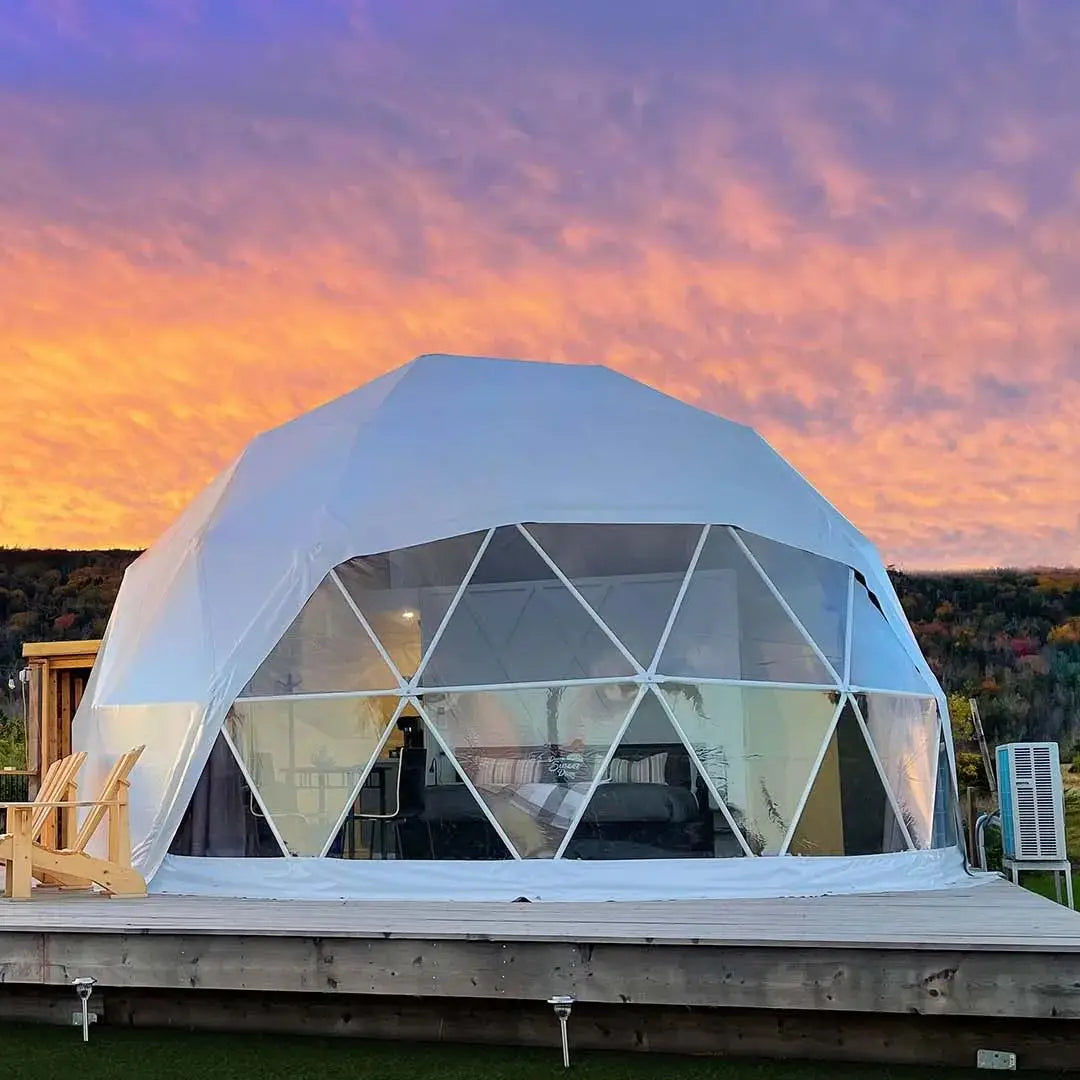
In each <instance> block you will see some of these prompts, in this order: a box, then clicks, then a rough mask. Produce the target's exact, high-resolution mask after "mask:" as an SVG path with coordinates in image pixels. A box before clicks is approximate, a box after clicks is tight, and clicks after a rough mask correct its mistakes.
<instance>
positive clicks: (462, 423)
mask: <svg viewBox="0 0 1080 1080" xmlns="http://www.w3.org/2000/svg"><path fill="white" fill-rule="evenodd" d="M518 521H526V522H528V521H537V522H562V523H568V524H573V523H595V524H603V523H620V522H633V523H638V524H662V523H670V524H681V523H685V524H701V523H722V524H730V525H734V526H736V527H738V528H741V529H744V530H746V531H747V532H750V533H755V534H758V535H760V536H764V537H766V538H769V539H772V540H776V541H779V542H781V543H784V544H788V545H792V546H794V547H797V548H803V549H806V550H808V551H811V552H814V553H816V554H818V555H822V556H824V557H826V558H829V559H834V560H836V561H838V562H840V563H843V564H845V565H847V566H851V567H853V568H854V569H855V570H857V571H858V572H860V573H861V574H862V575H863V576H864V577H865V579H866V582H867V584H868V586H869V588H870V589H871V590H872V591H873V592H874V593H875V595H876V596H877V598H878V599H879V601H880V603H881V605H882V608H883V610H884V612H885V615H886V617H887V618H888V620H889V622H890V624H891V626H892V628H893V629H894V631H895V632H896V635H897V638H898V639H899V641H900V642H901V643H902V646H903V648H904V649H905V650H906V652H907V654H908V655H909V657H910V659H911V661H912V662H913V663H914V664H915V666H916V667H917V668H918V670H919V671H920V672H921V674H922V676H923V678H924V679H925V680H926V682H927V685H928V686H929V687H931V688H932V691H933V693H934V696H935V697H936V698H937V700H938V702H939V707H940V708H941V709H942V711H943V712H944V709H945V701H944V696H943V694H942V693H941V690H940V687H939V686H938V684H937V682H936V680H935V678H934V676H933V674H932V673H931V671H930V670H929V668H928V667H927V665H926V662H925V660H924V659H923V657H922V655H921V653H920V651H919V648H918V646H917V644H916V642H915V639H914V636H913V635H912V633H911V630H910V627H909V626H908V623H907V620H906V618H905V617H904V613H903V610H902V608H901V606H900V603H899V600H898V599H897V597H896V595H895V593H894V591H893V588H892V585H891V583H890V581H889V578H888V575H887V574H886V572H885V569H884V567H883V565H882V562H881V559H880V557H879V556H878V553H877V551H876V550H875V549H874V547H873V545H872V544H870V542H869V541H868V540H867V539H866V538H865V537H863V536H862V535H861V534H860V533H859V532H858V531H857V530H856V529H855V528H854V526H853V525H851V523H850V522H848V521H847V520H846V519H845V518H844V517H843V516H842V515H841V514H840V513H839V512H838V511H837V510H836V509H835V508H833V507H832V506H831V505H830V504H829V503H828V502H827V501H826V500H825V499H824V498H823V497H822V496H821V495H820V494H818V493H817V491H815V490H814V488H813V487H811V486H810V484H808V483H807V482H806V481H805V480H804V479H803V478H802V476H800V475H799V474H798V473H797V472H796V471H795V470H794V469H793V468H792V467H791V466H790V465H788V464H787V463H786V462H785V461H784V460H783V459H782V458H781V457H780V456H779V455H777V454H776V453H775V452H774V451H773V450H772V449H771V447H769V446H768V444H767V443H765V441H764V440H763V439H761V438H760V436H758V435H757V434H756V433H755V432H754V431H752V430H751V429H749V428H747V427H744V426H741V425H739V424H735V423H732V422H730V421H726V420H723V419H721V418H719V417H717V416H714V415H712V414H710V413H707V412H704V411H701V410H698V409H695V408H692V407H691V406H689V405H686V404H684V403H682V402H680V401H677V400H675V399H673V398H670V397H667V396H665V395H663V394H661V393H658V392H656V391H653V390H651V389H649V388H647V387H645V386H643V385H642V384H640V383H637V382H635V381H634V380H632V379H629V378H626V377H624V376H622V375H619V374H617V373H615V372H613V371H611V370H609V369H607V368H604V367H600V366H570V365H552V364H539V363H526V362H521V361H508V360H494V359H481V358H471V357H453V356H424V357H420V358H418V359H416V360H414V361H412V362H411V363H409V364H407V365H405V366H403V367H401V368H398V369H396V370H394V371H391V372H390V373H388V374H386V375H384V376H382V377H380V378H378V379H375V380H374V381H372V382H370V383H368V384H366V385H365V386H362V387H360V388H359V389H358V390H356V391H354V392H352V393H350V394H347V395H345V396H344V397H341V398H339V399H337V400H335V401H332V402H330V403H329V404H327V405H325V406H323V407H321V408H318V409H316V410H314V411H312V412H310V413H307V414H305V415H303V416H301V417H299V418H298V419H296V420H294V421H292V422H291V423H288V424H285V425H283V426H282V427H279V428H277V429H274V430H272V431H270V432H268V433H266V434H264V435H262V436H260V437H258V438H256V439H255V440H254V441H253V442H252V443H251V444H250V445H249V446H248V448H247V449H246V450H245V451H244V453H243V454H242V455H241V456H240V457H239V458H238V459H237V460H236V461H235V462H234V463H232V464H231V465H230V466H229V467H228V468H227V469H226V470H225V471H224V472H223V473H222V474H221V475H220V476H219V477H218V478H217V479H216V480H214V481H213V482H212V483H211V484H210V485H209V486H208V487H207V488H206V489H205V490H204V491H203V492H202V493H201V494H199V495H198V496H197V497H196V498H195V499H194V501H193V502H192V503H191V504H190V506H189V507H188V508H187V509H186V510H185V511H184V512H183V513H182V514H181V516H180V517H179V518H178V519H177V521H176V522H175V523H174V524H173V526H172V527H171V528H170V529H168V530H167V532H166V533H165V534H163V535H162V537H161V538H160V539H159V540H158V541H157V542H156V543H155V544H154V545H153V547H152V548H151V549H150V550H148V551H147V552H146V553H145V554H144V555H143V556H142V557H141V558H139V559H138V560H137V561H136V562H135V563H134V564H133V565H132V566H131V568H130V569H129V570H128V572H127V574H126V575H125V578H124V582H123V585H122V587H121V589H120V594H119V597H118V599H117V603H116V607H115V609H114V611H113V615H112V618H111V619H110V622H109V626H108V628H107V631H106V634H105V640H104V643H103V646H102V650H101V654H100V656H99V659H98V662H97V665H96V667H95V669H94V672H93V675H92V677H91V679H90V682H89V684H88V687H87V691H86V694H85V696H84V698H83V701H82V704H81V706H80V708H79V711H78V713H77V716H76V718H75V722H74V728H73V743H74V745H75V747H76V748H78V749H82V750H86V751H87V752H88V755H89V757H88V762H87V766H86V772H85V774H84V782H85V784H86V786H87V788H88V789H93V788H94V787H95V786H96V785H98V784H99V783H100V782H101V780H102V779H103V776H104V774H105V772H106V771H107V770H108V768H109V767H110V765H111V763H112V761H113V760H115V757H116V755H117V754H119V753H121V752H123V751H124V750H127V749H128V748H130V747H131V746H132V745H136V744H139V743H144V744H145V745H146V750H145V752H144V754H143V756H142V758H141V760H140V761H139V764H138V766H137V767H136V769H135V770H134V774H133V777H132V789H131V829H132V840H133V850H134V861H135V864H136V866H137V867H138V868H139V869H140V870H141V871H142V872H143V873H144V874H146V875H147V877H148V878H153V877H154V875H155V874H156V873H157V872H158V870H159V867H161V866H162V860H163V859H164V858H165V855H166V851H167V849H168V847H169V844H170V842H171V839H172V837H173V835H174V833H175V831H176V828H177V826H178V824H179V822H180V819H181V817H182V815H183V812H184V809H185V807H186V806H187V804H188V801H189V800H190V797H191V794H192V791H193V789H194V787H195V784H196V782H197V781H198V779H199V776H200V773H201V770H202V768H203V765H204V764H205V762H206V759H207V757H208V755H209V753H210V750H211V747H212V746H213V744H214V741H215V739H216V737H217V734H218V732H219V730H220V729H221V726H222V721H223V718H224V716H225V713H226V711H227V710H228V708H229V706H230V705H231V703H232V702H233V700H234V699H235V698H236V696H237V694H238V693H239V692H240V690H241V689H242V687H243V686H244V685H245V683H246V682H247V680H248V679H249V678H250V677H251V676H252V674H253V673H254V672H255V671H256V669H257V668H258V666H259V664H260V663H261V661H262V660H263V659H264V658H265V657H266V656H267V654H268V653H269V652H270V650H271V649H272V648H273V646H274V645H275V643H276V642H277V641H278V640H279V638H280V637H281V635H282V634H283V633H284V631H285V630H286V629H287V628H288V626H289V624H290V623H291V622H292V620H293V619H294V617H295V616H296V615H297V613H298V612H299V611H300V610H301V608H302V607H303V605H304V603H305V602H306V600H307V599H308V598H309V596H310V595H311V594H312V593H313V592H314V590H315V589H316V587H317V586H318V584H319V582H320V581H321V580H322V579H323V578H324V577H325V576H326V574H327V573H328V572H329V571H330V570H331V568H333V567H334V566H335V565H337V564H339V563H341V562H344V561H345V560H347V559H350V558H353V557H356V556H359V555H365V554H371V553H375V552H381V551H388V550H393V549H396V548H403V547H408V546H411V545H417V544H422V543H427V542H430V541H433V540H438V539H442V538H445V537H450V536H454V535H457V534H461V533H467V532H471V531H474V530H478V529H486V528H489V527H492V526H498V525H505V524H511V523H514V522H518ZM947 730H948V728H947V725H946V731H947ZM950 749H951V748H950ZM921 854H923V855H924V858H926V857H929V853H921ZM184 861H185V860H177V859H174V858H172V857H170V858H169V859H168V861H167V864H166V866H165V867H164V868H163V870H162V874H161V882H160V883H159V884H163V883H166V882H170V883H174V884H176V883H179V882H182V880H183V874H182V873H181V871H180V870H179V869H178V867H179V866H181V865H182V863H183V862H184ZM186 861H187V862H190V861H191V860H186ZM756 861H757V860H751V859H740V860H725V862H729V863H732V865H724V866H712V867H710V868H709V870H708V880H711V881H719V880H720V879H721V877H723V878H724V880H727V881H737V880H738V879H739V877H740V876H741V875H746V874H751V875H754V874H758V875H760V874H762V873H764V871H762V870H760V869H758V868H756V867H751V866H750V865H749V864H752V863H754V862H756ZM769 861H770V862H771V861H772V860H769ZM778 861H779V862H782V861H785V860H778ZM789 861H790V862H791V863H792V864H793V866H796V865H798V864H803V863H806V864H810V863H812V862H815V861H816V862H819V863H821V862H823V861H822V860H810V859H806V860H789ZM825 861H828V860H825ZM858 861H859V862H862V861H863V860H862V859H860V860H858ZM226 862H228V860H206V865H205V866H203V867H202V868H200V869H199V870H198V871H196V870H191V871H190V874H189V880H190V882H191V884H192V886H193V887H195V886H197V887H198V888H199V889H200V890H201V889H202V888H203V887H206V888H209V887H210V885H211V883H212V879H213V880H217V878H216V877H215V875H217V876H220V882H221V883H222V887H228V886H227V885H225V883H226V882H227V880H228V878H229V875H230V874H231V873H233V871H231V870H230V868H229V867H228V866H226V865H225V863H226ZM251 863H252V860H246V864H245V867H244V868H239V869H237V870H236V871H235V873H236V875H238V878H237V880H239V878H243V879H245V880H250V878H251V874H252V873H254V871H255V867H254V866H252V865H251ZM734 863H738V865H734ZM453 865H454V864H445V865H444V866H442V867H440V868H439V869H438V871H437V872H436V871H435V870H434V868H433V867H432V866H431V865H430V864H429V865H428V866H427V867H426V868H424V869H419V870H418V869H417V868H416V867H415V866H414V867H413V868H411V869H407V868H406V867H404V866H403V865H398V866H382V867H380V868H378V870H375V871H373V869H372V867H371V866H370V864H369V865H365V866H361V867H356V866H341V865H334V861H333V860H322V861H316V860H307V859H296V860H291V859H290V860H284V862H283V863H282V864H281V865H280V866H276V867H274V868H273V870H272V871H269V870H268V871H267V876H266V877H265V881H266V882H277V883H278V884H279V885H280V888H281V890H282V892H281V895H286V894H288V895H294V894H295V893H296V892H297V890H299V891H304V892H308V893H310V894H312V895H317V894H318V893H319V890H320V889H321V888H323V887H324V886H320V885H319V882H320V881H323V882H325V883H326V885H325V887H326V888H329V889H330V890H331V892H333V891H334V889H338V892H335V893H334V894H335V895H338V893H342V892H343V891H344V893H349V892H350V890H351V893H350V894H355V895H369V884H368V883H369V882H370V887H371V889H375V891H378V889H377V888H376V885H375V878H374V877H370V876H369V875H371V874H372V873H374V874H376V875H377V876H380V880H381V879H382V877H385V876H386V875H391V876H392V875H394V874H395V873H396V874H399V875H401V876H400V880H401V881H402V882H413V883H415V884H414V886H410V887H415V889H416V891H417V894H421V893H430V892H431V888H432V883H433V881H435V880H437V878H434V879H433V878H432V877H431V874H432V873H437V874H439V875H443V876H445V875H452V874H453ZM459 865H462V864H459ZM882 865H885V864H882ZM904 865H905V866H907V865H909V864H906V863H905V864H904ZM916 865H917V864H915V863H912V864H910V866H911V868H912V869H914V867H915V866H916ZM462 872H463V873H466V874H467V875H468V876H469V877H470V878H475V876H476V873H477V868H476V867H475V866H469V867H467V868H466V869H465V870H463V871H462ZM518 872H522V864H521V863H517V864H516V865H515V864H510V865H507V866H504V867H500V868H496V867H494V866H487V867H485V868H484V870H483V874H484V875H485V876H486V877H489V878H491V879H492V880H494V877H495V876H497V875H506V874H511V875H512V874H514V873H518ZM526 872H527V873H529V874H538V875H545V874H551V875H556V874H568V875H571V874H573V875H579V877H578V880H581V881H590V882H592V883H593V886H592V887H594V888H595V889H596V891H597V894H598V896H601V895H605V894H606V893H607V892H608V891H609V890H608V887H607V886H606V885H604V884H602V883H603V882H605V881H606V880H607V879H608V878H610V882H611V888H612V889H615V888H616V879H617V878H618V875H619V873H622V872H621V871H617V870H616V869H615V868H613V867H607V866H600V867H592V868H590V869H589V870H584V869H583V868H580V867H579V868H577V869H573V870H571V869H568V868H567V867H566V866H565V864H563V865H560V866H559V867H548V868H546V869H537V868H532V867H530V868H529V869H528V870H527V871H526ZM703 872H704V871H703ZM800 872H803V871H799V870H796V869H792V870H787V871H785V873H789V874H790V873H800ZM805 872H807V873H808V872H809V867H808V868H807V870H806V871H805ZM820 872H823V871H820ZM343 875H344V876H346V877H348V878H349V879H350V880H351V881H352V883H353V884H352V885H351V886H348V887H346V886H345V885H344V884H340V883H339V885H340V887H339V885H335V884H333V882H335V881H337V880H338V879H341V878H342V876H343ZM605 875H606V876H605ZM546 880H547V879H545V881H546ZM552 880H554V879H552ZM747 880H749V879H747ZM286 882H291V883H292V884H290V885H286ZM298 883H306V884H302V885H301V884H298ZM269 887H270V886H267V888H269ZM274 887H275V888H276V887H278V886H277V885H275V886H274ZM511 891H512V890H511ZM344 893H343V894H344Z"/></svg>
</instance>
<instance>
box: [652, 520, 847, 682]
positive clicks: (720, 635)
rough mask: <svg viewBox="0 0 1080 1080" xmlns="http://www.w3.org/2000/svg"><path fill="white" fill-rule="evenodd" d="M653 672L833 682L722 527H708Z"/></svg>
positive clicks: (685, 676) (686, 676)
mask: <svg viewBox="0 0 1080 1080" xmlns="http://www.w3.org/2000/svg"><path fill="white" fill-rule="evenodd" d="M658 670H659V671H660V672H661V673H662V674H664V675H668V676H674V677H680V678H688V679H694V678H713V679H745V680H749V681H752V682H786V683H813V684H833V683H835V681H836V680H835V679H834V678H833V677H832V676H831V675H830V674H829V672H828V669H827V668H826V667H825V665H824V664H823V663H822V662H821V660H820V658H819V657H818V655H817V654H816V653H815V652H814V649H813V647H812V646H811V645H810V643H809V642H808V641H807V640H806V638H805V637H804V636H803V635H802V633H801V632H800V631H799V629H798V627H797V626H796V625H795V624H794V623H793V622H792V621H791V618H790V617H789V616H788V614H787V613H786V612H785V611H784V609H783V607H782V606H781V604H780V602H779V601H778V600H777V599H776V597H775V596H774V595H773V594H772V592H770V590H769V587H768V586H767V585H766V584H765V582H764V581H763V580H762V577H761V575H760V574H759V573H758V572H757V570H755V569H754V567H753V566H752V565H751V564H750V562H749V560H748V559H747V558H746V556H745V555H744V554H743V552H742V551H741V550H740V548H739V546H738V544H736V543H735V540H734V538H733V537H732V536H731V534H730V533H729V532H728V531H727V529H726V528H722V527H720V526H715V527H714V528H713V529H712V530H711V531H710V532H709V538H708V540H706V542H705V546H704V548H703V549H702V552H701V557H700V558H699V560H698V563H697V566H696V567H695V568H694V573H693V575H692V577H691V579H690V584H689V587H688V588H687V590H686V594H685V596H684V597H683V600H682V603H681V605H680V607H679V613H678V615H677V616H676V617H675V622H674V624H673V625H672V628H671V634H670V636H669V637H668V640H667V644H666V645H665V646H664V652H663V655H662V656H661V658H660V665H659V669H658Z"/></svg>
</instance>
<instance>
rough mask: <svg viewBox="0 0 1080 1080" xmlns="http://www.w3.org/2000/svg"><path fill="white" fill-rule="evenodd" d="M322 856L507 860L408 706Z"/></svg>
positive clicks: (469, 796)
mask: <svg viewBox="0 0 1080 1080" xmlns="http://www.w3.org/2000/svg"><path fill="white" fill-rule="evenodd" d="M327 855H328V856H329V857H331V858H340V859H408V860H412V859H450V860H455V861H461V860H491V859H509V858H512V855H511V852H510V849H509V848H508V847H507V846H506V844H505V843H504V842H503V840H502V838H501V837H500V836H499V834H498V832H496V830H495V828H494V827H493V826H492V824H491V821H490V820H489V819H488V816H487V815H486V814H485V813H484V809H483V807H481V806H480V805H479V803H477V801H476V799H475V798H474V797H473V793H472V792H471V791H470V790H469V788H468V786H467V785H466V784H465V783H464V782H463V781H462V778H461V773H460V771H459V770H458V768H457V766H456V765H455V764H454V762H453V760H452V759H451V758H450V757H449V756H448V755H447V754H446V752H445V751H444V750H443V749H442V747H441V746H440V744H439V742H438V740H437V739H436V738H435V737H434V736H433V735H432V734H431V731H430V730H429V729H428V727H427V726H426V725H425V724H424V723H423V721H422V720H421V718H420V716H419V715H418V714H417V713H416V712H415V710H414V708H413V706H412V705H409V706H406V708H405V711H404V713H403V714H402V716H401V718H400V719H399V720H398V722H397V724H396V725H395V730H394V731H393V732H392V733H391V734H390V737H389V738H388V739H387V741H386V743H385V744H384V746H383V748H382V750H381V752H380V754H379V757H378V760H377V761H375V763H374V764H373V766H372V768H371V771H370V772H369V773H368V774H367V776H366V778H365V780H364V783H363V785H362V786H361V787H360V789H359V790H358V792H357V795H356V800H355V803H354V805H353V806H352V807H351V808H350V812H349V814H348V815H347V816H346V818H345V820H344V821H343V822H342V825H341V828H340V829H339V830H338V833H337V835H336V836H335V837H334V840H333V842H332V843H331V845H330V847H329V849H328V850H327Z"/></svg>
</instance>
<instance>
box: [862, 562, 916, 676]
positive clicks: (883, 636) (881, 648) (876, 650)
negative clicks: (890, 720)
mask: <svg viewBox="0 0 1080 1080" xmlns="http://www.w3.org/2000/svg"><path fill="white" fill-rule="evenodd" d="M851 685H852V686H858V687H864V688H866V689H868V690H907V691H909V692H912V693H917V694H926V693H929V690H930V688H929V687H928V686H927V685H926V681H925V680H924V679H923V677H922V675H920V674H919V669H918V668H917V667H916V666H915V664H914V663H913V662H912V660H911V657H910V656H908V654H907V652H906V651H905V649H904V647H903V646H902V645H901V644H900V639H899V638H898V637H897V636H896V634H895V633H894V632H893V628H892V627H891V626H890V625H889V623H888V621H887V620H886V618H885V616H884V615H883V614H882V613H881V610H880V609H879V608H878V607H877V605H876V604H875V603H874V602H873V600H871V599H870V594H869V593H868V592H867V591H866V586H865V585H863V584H862V583H861V582H860V581H859V580H858V579H857V578H856V580H855V596H854V599H853V601H852V607H851Z"/></svg>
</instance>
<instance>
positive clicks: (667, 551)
mask: <svg viewBox="0 0 1080 1080" xmlns="http://www.w3.org/2000/svg"><path fill="white" fill-rule="evenodd" d="M701 529H702V526H700V525H529V526H528V530H529V532H530V533H531V534H532V535H533V537H534V538H535V539H536V541H537V542H538V543H539V544H540V546H541V547H542V548H543V549H544V551H546V552H547V554H548V555H549V556H550V558H551V559H552V560H553V561H554V562H555V564H556V565H557V566H558V567H559V569H560V570H561V571H562V572H563V573H564V574H565V575H566V576H567V577H568V578H569V579H570V580H571V581H572V582H573V583H574V587H575V588H576V589H577V590H578V591H579V592H580V593H581V594H582V596H584V598H585V600H586V602H587V603H588V604H589V605H590V607H592V609H593V610H594V611H595V612H596V613H597V614H598V615H599V616H600V618H601V619H603V620H604V622H605V624H606V625H607V626H608V627H609V628H610V629H611V631H612V632H613V633H614V634H615V636H616V637H617V638H618V639H619V640H620V641H621V642H622V643H623V645H625V646H626V648H627V649H628V650H629V651H630V653H631V654H632V655H633V656H634V657H635V659H636V660H637V662H638V663H639V664H640V665H641V666H642V667H646V668H647V667H648V666H649V665H650V664H651V663H652V661H653V656H654V655H655V653H656V648H657V646H658V645H659V644H660V638H661V636H662V634H663V632H664V627H665V626H666V625H667V621H668V618H669V617H670V615H671V609H672V607H673V606H674V604H675V599H676V597H677V596H678V593H679V588H680V587H681V585H682V583H683V579H684V578H685V577H686V570H687V568H688V567H689V565H690V559H691V557H692V556H693V553H694V548H695V546H696V545H697V542H698V538H699V537H700V536H701Z"/></svg>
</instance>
